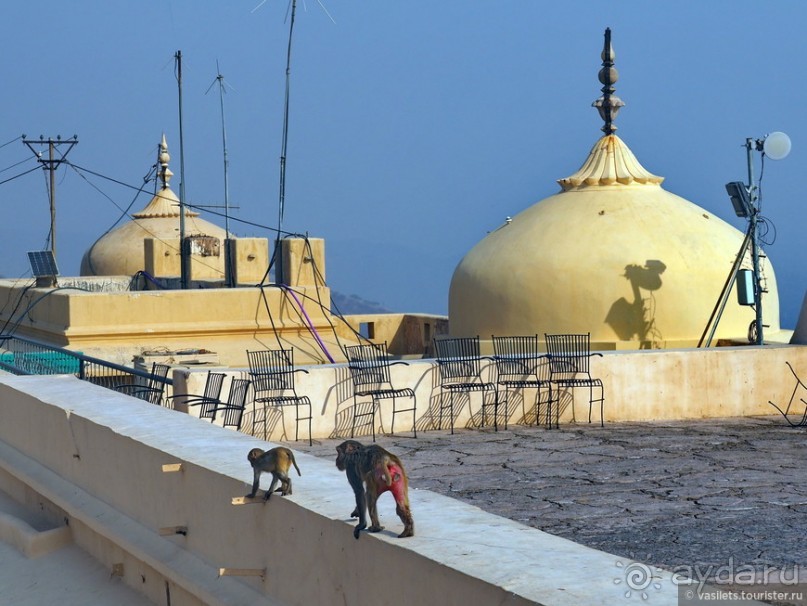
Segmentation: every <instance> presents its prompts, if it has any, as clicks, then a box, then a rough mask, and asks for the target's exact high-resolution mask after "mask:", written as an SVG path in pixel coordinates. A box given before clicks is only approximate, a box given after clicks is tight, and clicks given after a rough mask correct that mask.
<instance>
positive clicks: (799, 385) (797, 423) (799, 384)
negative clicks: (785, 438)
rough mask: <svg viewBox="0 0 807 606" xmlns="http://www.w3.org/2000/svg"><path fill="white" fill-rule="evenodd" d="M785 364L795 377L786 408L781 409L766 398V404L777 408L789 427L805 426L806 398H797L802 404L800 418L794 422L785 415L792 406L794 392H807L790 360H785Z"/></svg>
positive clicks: (806, 386) (806, 414) (806, 422)
mask: <svg viewBox="0 0 807 606" xmlns="http://www.w3.org/2000/svg"><path fill="white" fill-rule="evenodd" d="M785 364H787V367H788V368H789V369H790V372H791V373H793V377H794V378H795V379H796V385H795V386H794V387H793V393H792V394H790V400H789V401H788V403H787V408H785V409H784V410H782V409H781V408H779V407H778V406H777V405H776V404H774V403H773V402H771V401H770V400H768V404H770V405H771V406H773V407H774V408H775V409H776V410H778V411H779V412H780V413H781V414H782V416H783V417H784V418H785V421H787V422H788V424H789V425H790V426H791V427H807V400H805V399H804V398H799V400H801V401H802V403H803V404H804V413H803V414H802V416H801V419H800V420H798V421H795V422H794V421H791V420H790V417H788V416H787V415H789V414H790V407H791V406H793V400H794V399H795V398H796V393H798V391H799V389H801V390H803V391H805V392H807V385H805V384H804V382H803V381H802V380H801V379H799V375H797V374H796V371H795V370H794V369H793V366H791V364H790V362H788V361H785Z"/></svg>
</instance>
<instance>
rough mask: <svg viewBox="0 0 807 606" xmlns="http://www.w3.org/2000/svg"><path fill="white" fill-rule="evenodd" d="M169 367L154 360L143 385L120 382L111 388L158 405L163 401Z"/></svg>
mask: <svg viewBox="0 0 807 606" xmlns="http://www.w3.org/2000/svg"><path fill="white" fill-rule="evenodd" d="M170 368H171V367H170V366H168V365H167V364H158V363H157V362H154V364H152V365H151V374H150V375H149V378H148V379H147V381H146V383H145V385H144V384H142V383H121V384H119V385H115V386H113V388H112V389H114V390H115V391H120V392H123V393H125V394H128V395H130V396H134V397H135V398H140V399H141V400H145V401H146V402H148V403H149V404H157V405H158V406H159V405H161V404H162V402H163V394H164V393H165V384H166V383H167V382H168V381H167V377H168V371H169V370H170Z"/></svg>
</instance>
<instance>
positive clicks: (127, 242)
mask: <svg viewBox="0 0 807 606" xmlns="http://www.w3.org/2000/svg"><path fill="white" fill-rule="evenodd" d="M158 158H159V163H160V165H161V170H160V179H161V180H162V189H160V191H158V192H157V193H156V194H155V196H154V197H153V198H152V199H151V201H150V202H149V203H148V204H147V205H146V207H145V208H143V209H142V210H141V211H139V212H136V213H133V214H132V220H131V221H129V222H127V223H125V224H123V225H121V226H120V227H117V228H115V229H114V230H112V231H109V232H107V233H106V234H104V235H103V236H101V237H100V238H99V239H98V240H97V241H96V242H95V243H94V244H93V245H92V246H91V247H90V248H89V249H88V250H87V252H85V253H84V257H83V258H82V260H81V270H80V272H81V275H82V276H119V275H127V276H131V275H134V274H135V273H137V272H138V271H141V270H144V269H145V255H144V240H146V239H147V238H154V239H156V240H164V241H177V240H178V239H179V223H180V221H179V218H180V211H179V208H180V203H179V198H178V197H177V195H176V194H175V193H174V192H173V191H172V190H171V188H170V186H169V181H170V179H171V176H172V173H171V171H170V170H169V169H168V161H169V160H170V156H169V155H168V145H167V144H166V141H165V135H163V138H162V142H161V143H160V152H159V156H158ZM185 236H186V237H187V236H212V237H214V238H219V239H220V240H224V239H225V238H226V237H227V232H226V231H225V230H224V229H222V228H221V227H219V226H218V225H215V224H214V223H210V222H209V221H205V220H204V219H201V218H199V213H197V212H194V211H192V210H190V209H189V208H187V207H185ZM222 249H223V247H222ZM177 254H179V250H177ZM206 263H207V264H208V265H213V266H215V267H216V268H217V271H220V272H221V275H222V277H223V276H224V256H223V255H221V256H220V257H209V258H208V259H206Z"/></svg>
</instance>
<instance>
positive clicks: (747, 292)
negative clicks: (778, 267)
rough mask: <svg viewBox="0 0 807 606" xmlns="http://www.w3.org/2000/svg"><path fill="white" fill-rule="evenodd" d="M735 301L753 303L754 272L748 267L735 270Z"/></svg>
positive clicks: (745, 303)
mask: <svg viewBox="0 0 807 606" xmlns="http://www.w3.org/2000/svg"><path fill="white" fill-rule="evenodd" d="M737 302H738V303H739V304H740V305H753V304H754V272H753V271H751V270H750V269H741V270H740V271H738V272H737Z"/></svg>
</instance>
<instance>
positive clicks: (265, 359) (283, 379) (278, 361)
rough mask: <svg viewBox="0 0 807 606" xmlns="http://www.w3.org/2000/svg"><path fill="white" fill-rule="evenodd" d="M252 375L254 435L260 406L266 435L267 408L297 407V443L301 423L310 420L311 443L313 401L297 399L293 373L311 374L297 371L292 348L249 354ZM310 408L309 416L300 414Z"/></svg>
mask: <svg viewBox="0 0 807 606" xmlns="http://www.w3.org/2000/svg"><path fill="white" fill-rule="evenodd" d="M247 359H248V360H249V375H250V377H251V378H252V387H253V389H254V390H255V412H254V415H253V418H252V433H253V435H254V433H255V425H256V423H257V422H258V421H259V420H261V419H258V404H263V405H264V409H263V419H262V420H263V424H264V435H265V434H266V418H267V414H266V412H267V411H266V407H273V408H278V409H281V410H282V408H284V407H286V406H294V413H295V419H294V420H295V429H294V440H295V441H297V440H299V437H300V421H308V444H309V445H311V444H312V440H311V418H312V413H311V400H310V399H309V398H308V396H298V395H297V392H296V391H295V389H294V373H296V372H304V373H306V374H308V371H307V370H305V369H304V368H297V369H295V368H294V351H293V350H291V349H265V350H259V351H247ZM304 407H308V416H304V415H301V413H300V409H301V408H304Z"/></svg>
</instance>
